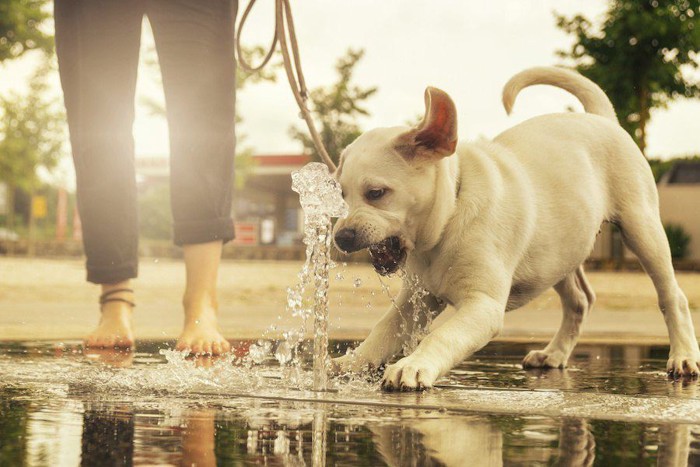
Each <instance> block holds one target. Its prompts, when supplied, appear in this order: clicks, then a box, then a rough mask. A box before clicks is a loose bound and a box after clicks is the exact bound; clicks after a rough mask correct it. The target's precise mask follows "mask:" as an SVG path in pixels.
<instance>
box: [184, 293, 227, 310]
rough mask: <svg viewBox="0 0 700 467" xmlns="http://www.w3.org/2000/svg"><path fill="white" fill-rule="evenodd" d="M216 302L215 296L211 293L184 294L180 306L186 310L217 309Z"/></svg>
mask: <svg viewBox="0 0 700 467" xmlns="http://www.w3.org/2000/svg"><path fill="white" fill-rule="evenodd" d="M218 305H219V304H218V302H217V300H216V294H215V293H212V292H205V293H188V292H185V295H184V297H183V298H182V306H183V307H184V308H185V311H187V310H194V309H203V308H209V309H214V310H216V309H218Z"/></svg>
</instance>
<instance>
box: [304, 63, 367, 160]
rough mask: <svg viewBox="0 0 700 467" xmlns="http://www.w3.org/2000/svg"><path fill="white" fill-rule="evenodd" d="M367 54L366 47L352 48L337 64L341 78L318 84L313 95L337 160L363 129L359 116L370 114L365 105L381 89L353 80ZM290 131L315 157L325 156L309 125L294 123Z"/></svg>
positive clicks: (328, 147) (326, 141) (327, 144)
mask: <svg viewBox="0 0 700 467" xmlns="http://www.w3.org/2000/svg"><path fill="white" fill-rule="evenodd" d="M364 54H365V52H364V50H352V49H348V51H347V52H346V54H345V55H344V56H342V57H340V58H339V59H338V61H337V62H336V64H335V70H336V72H337V74H338V81H337V82H336V83H334V84H332V85H331V86H328V87H319V88H316V89H314V90H312V91H311V93H310V95H309V98H310V100H311V111H312V114H313V115H314V117H315V119H316V121H317V122H319V123H320V129H319V133H320V135H321V141H322V142H323V144H324V146H325V147H326V150H327V151H328V154H329V155H330V156H331V159H333V160H334V161H336V162H337V161H338V157H339V156H340V153H341V152H342V150H343V149H344V148H345V147H346V146H347V145H348V144H350V143H352V142H353V141H354V140H355V138H357V137H358V136H360V134H361V133H362V130H361V129H360V126H359V124H358V123H357V120H358V118H359V117H361V116H367V115H369V112H368V111H367V109H366V108H365V107H363V104H364V101H366V100H367V99H368V98H370V97H372V96H373V95H374V94H375V93H376V92H377V88H376V87H374V86H373V87H368V88H363V87H360V86H357V85H354V84H352V78H353V73H354V72H355V67H356V66H357V64H358V63H359V61H360V60H362V57H363V56H364ZM290 134H291V136H292V137H293V138H294V139H297V140H299V141H300V142H301V143H302V144H303V145H304V148H305V149H306V150H307V151H308V152H309V153H310V154H312V156H313V157H314V159H315V160H319V161H320V160H321V158H320V156H319V155H318V153H317V152H316V148H315V147H314V144H313V141H312V140H311V137H310V136H308V133H307V130H306V128H303V129H301V130H299V129H298V128H295V127H293V128H291V129H290Z"/></svg>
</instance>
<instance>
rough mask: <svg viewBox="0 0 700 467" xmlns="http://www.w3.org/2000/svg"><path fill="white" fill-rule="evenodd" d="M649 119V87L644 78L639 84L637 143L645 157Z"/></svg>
mask: <svg viewBox="0 0 700 467" xmlns="http://www.w3.org/2000/svg"><path fill="white" fill-rule="evenodd" d="M648 121H649V87H648V86H647V83H646V80H642V82H641V83H640V85H639V137H638V138H637V145H638V146H639V149H640V151H642V154H644V157H646V155H647V154H646V149H647V122H648Z"/></svg>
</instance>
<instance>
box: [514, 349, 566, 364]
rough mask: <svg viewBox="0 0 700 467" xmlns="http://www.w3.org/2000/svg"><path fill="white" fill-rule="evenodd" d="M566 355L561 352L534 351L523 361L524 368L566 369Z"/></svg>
mask: <svg viewBox="0 0 700 467" xmlns="http://www.w3.org/2000/svg"><path fill="white" fill-rule="evenodd" d="M566 360H567V358H566V355H564V354H563V353H562V352H560V351H558V350H557V351H554V352H545V351H544V350H532V351H531V352H530V353H528V354H527V355H526V356H525V358H524V359H523V363H522V365H523V368H525V369H528V368H564V367H565V366H566Z"/></svg>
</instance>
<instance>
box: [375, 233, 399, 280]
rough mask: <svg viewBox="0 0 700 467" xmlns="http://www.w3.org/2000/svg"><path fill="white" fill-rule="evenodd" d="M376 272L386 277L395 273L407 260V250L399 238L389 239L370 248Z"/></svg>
mask: <svg viewBox="0 0 700 467" xmlns="http://www.w3.org/2000/svg"><path fill="white" fill-rule="evenodd" d="M369 254H370V256H371V257H372V265H373V266H374V269H375V271H377V272H378V273H379V274H381V275H383V276H386V275H387V274H393V273H395V272H396V271H397V270H398V269H399V268H400V267H401V265H402V264H403V262H404V261H405V260H406V248H405V247H403V246H402V245H401V239H400V238H399V237H396V236H394V237H389V238H386V239H384V240H382V241H381V242H379V243H375V244H373V245H370V246H369Z"/></svg>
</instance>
